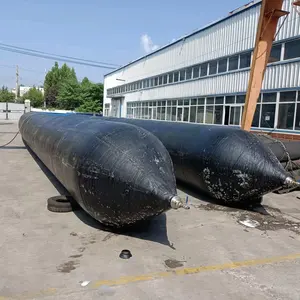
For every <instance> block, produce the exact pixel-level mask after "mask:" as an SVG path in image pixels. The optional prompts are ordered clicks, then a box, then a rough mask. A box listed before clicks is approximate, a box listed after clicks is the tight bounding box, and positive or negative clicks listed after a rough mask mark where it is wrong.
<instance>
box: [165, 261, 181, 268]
mask: <svg viewBox="0 0 300 300" xmlns="http://www.w3.org/2000/svg"><path fill="white" fill-rule="evenodd" d="M165 264H166V266H167V267H168V268H170V269H175V268H180V267H183V262H182V261H178V260H176V259H167V260H165Z"/></svg>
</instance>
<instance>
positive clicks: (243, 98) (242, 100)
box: [236, 95, 246, 103]
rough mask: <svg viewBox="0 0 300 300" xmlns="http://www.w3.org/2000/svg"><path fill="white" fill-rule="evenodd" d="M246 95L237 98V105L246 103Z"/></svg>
mask: <svg viewBox="0 0 300 300" xmlns="http://www.w3.org/2000/svg"><path fill="white" fill-rule="evenodd" d="M245 99H246V95H238V96H236V103H245Z"/></svg>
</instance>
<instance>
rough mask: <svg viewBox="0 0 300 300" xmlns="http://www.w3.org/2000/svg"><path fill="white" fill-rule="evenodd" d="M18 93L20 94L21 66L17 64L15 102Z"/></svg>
mask: <svg viewBox="0 0 300 300" xmlns="http://www.w3.org/2000/svg"><path fill="white" fill-rule="evenodd" d="M18 94H19V66H18V65H17V69H16V98H15V102H17V99H18Z"/></svg>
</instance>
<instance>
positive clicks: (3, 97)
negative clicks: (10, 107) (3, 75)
mask: <svg viewBox="0 0 300 300" xmlns="http://www.w3.org/2000/svg"><path fill="white" fill-rule="evenodd" d="M15 97H16V96H15V94H14V93H12V92H10V91H9V90H8V88H7V87H6V86H2V88H1V90H0V102H12V101H14V99H15Z"/></svg>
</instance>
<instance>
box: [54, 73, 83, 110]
mask: <svg viewBox="0 0 300 300" xmlns="http://www.w3.org/2000/svg"><path fill="white" fill-rule="evenodd" d="M57 104H58V107H59V108H61V109H67V110H74V109H75V108H76V107H78V106H80V105H81V104H82V98H81V87H80V84H79V83H78V82H77V81H75V80H74V78H73V79H69V80H68V81H66V82H65V83H64V84H63V85H62V86H61V87H60V90H59V93H58V95H57Z"/></svg>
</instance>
